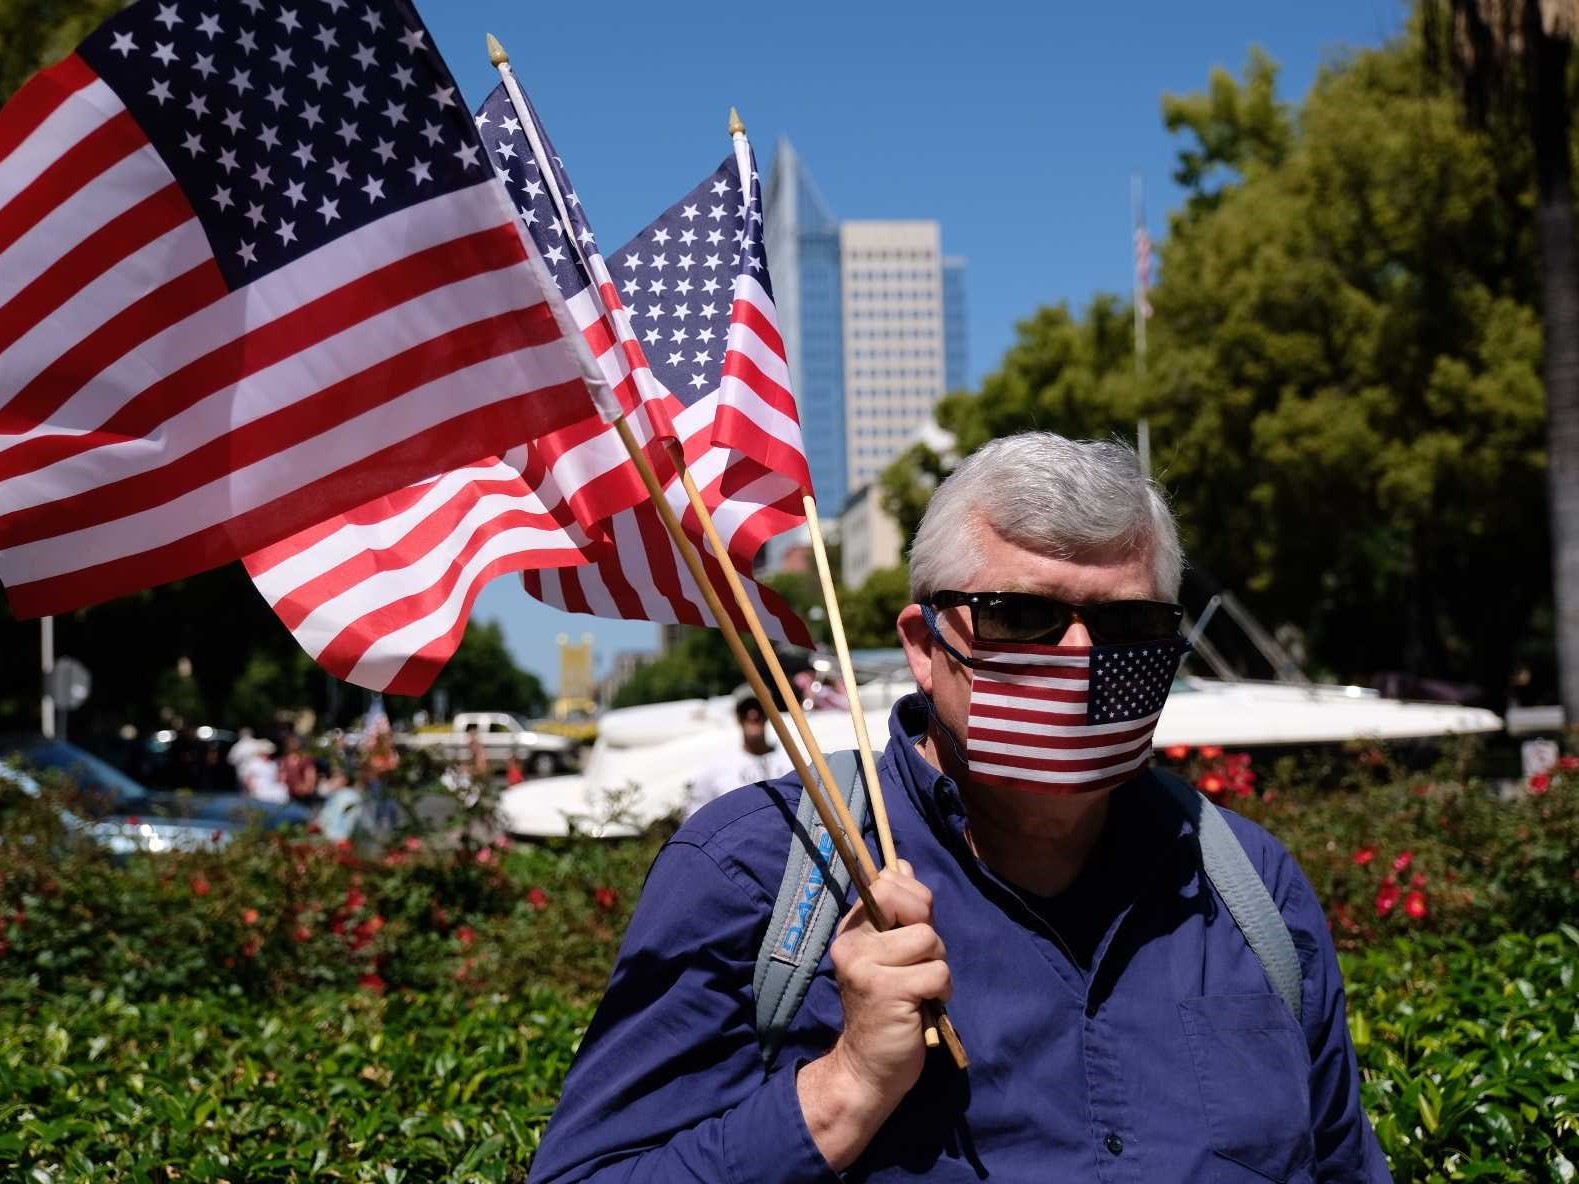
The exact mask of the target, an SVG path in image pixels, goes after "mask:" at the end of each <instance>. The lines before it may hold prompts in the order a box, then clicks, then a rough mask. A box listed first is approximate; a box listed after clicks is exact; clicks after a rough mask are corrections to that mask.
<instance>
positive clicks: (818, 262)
mask: <svg viewBox="0 0 1579 1184" xmlns="http://www.w3.org/2000/svg"><path fill="white" fill-rule="evenodd" d="M762 200H763V206H764V207H765V209H766V221H765V222H764V223H763V232H764V237H765V238H766V240H767V252H768V265H769V267H770V269H771V270H772V272H773V299H774V303H775V304H776V305H777V306H778V314H779V332H780V333H781V334H782V335H783V337H784V349H785V352H786V353H787V354H788V356H789V368H790V382H791V383H792V384H793V385H794V388H795V398H796V400H797V401H798V403H799V404H800V419H801V437H802V439H803V440H804V441H805V444H806V460H807V461H808V463H810V465H811V479H812V482H813V484H815V485H816V487H817V500H818V502H819V503H820V504H821V505H823V506H826V507H827V508H828V509H829V510H830V511H831V512H832V513H835V514H837V513H838V512H839V510H840V508H842V507H843V505H844V500H845V497H846V495H847V494H848V492H849V486H848V485H847V483H846V480H845V455H844V429H845V422H844V353H843V347H842V341H843V336H844V319H843V317H844V313H843V309H842V305H841V301H840V280H839V223H838V221H837V220H836V219H835V218H834V216H833V214H832V213H830V212H829V210H828V204H827V202H825V201H823V199H822V194H820V193H818V192H817V186H816V184H815V182H813V181H812V179H811V175H810V174H809V173H807V172H806V170H805V168H804V167H803V166H802V165H801V162H800V157H799V156H798V155H796V152H795V149H794V148H793V147H792V146H791V145H790V142H789V141H788V140H780V141H779V144H778V150H777V152H776V153H775V154H774V158H773V172H772V175H771V176H769V177H768V184H767V190H766V192H765V193H764V194H763V199H762Z"/></svg>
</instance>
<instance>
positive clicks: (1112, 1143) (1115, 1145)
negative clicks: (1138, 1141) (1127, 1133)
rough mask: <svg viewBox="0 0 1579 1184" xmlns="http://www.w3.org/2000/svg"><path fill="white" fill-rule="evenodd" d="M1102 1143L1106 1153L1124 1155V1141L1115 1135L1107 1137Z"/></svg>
mask: <svg viewBox="0 0 1579 1184" xmlns="http://www.w3.org/2000/svg"><path fill="white" fill-rule="evenodd" d="M1103 1142H1104V1143H1105V1144H1106V1145H1107V1149H1108V1151H1110V1152H1111V1153H1112V1154H1114V1155H1123V1154H1124V1140H1123V1139H1121V1138H1119V1137H1118V1136H1117V1135H1109V1136H1108V1137H1107V1138H1106V1139H1104V1140H1103Z"/></svg>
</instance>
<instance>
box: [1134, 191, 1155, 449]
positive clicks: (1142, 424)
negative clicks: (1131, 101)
mask: <svg viewBox="0 0 1579 1184" xmlns="http://www.w3.org/2000/svg"><path fill="white" fill-rule="evenodd" d="M1129 203H1130V209H1131V211H1132V213H1133V215H1134V217H1133V222H1134V229H1133V230H1131V232H1130V255H1131V260H1130V263H1131V267H1132V268H1133V270H1134V273H1135V275H1134V305H1135V391H1136V394H1137V395H1138V394H1139V393H1140V392H1141V390H1142V389H1143V388H1144V387H1145V385H1146V289H1145V281H1144V277H1142V275H1141V272H1140V254H1139V251H1140V233H1141V231H1142V230H1143V229H1144V228H1145V225H1146V198H1145V194H1144V192H1143V190H1142V183H1141V178H1140V174H1139V173H1131V174H1130V178H1129ZM1135 449H1136V451H1137V452H1138V453H1139V454H1140V471H1141V472H1142V473H1145V474H1147V475H1148V476H1149V475H1150V474H1151V424H1150V422H1149V421H1148V420H1147V419H1146V417H1145V416H1141V417H1140V420H1139V421H1138V422H1137V423H1136V424H1135Z"/></svg>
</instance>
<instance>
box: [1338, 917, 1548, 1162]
mask: <svg viewBox="0 0 1579 1184" xmlns="http://www.w3.org/2000/svg"><path fill="white" fill-rule="evenodd" d="M1344 979H1345V982H1346V983H1347V985H1348V991H1349V1029H1350V1031H1351V1032H1352V1033H1353V1035H1354V1042H1355V1048H1356V1050H1357V1052H1358V1053H1359V1056H1360V1063H1361V1066H1362V1067H1363V1069H1364V1071H1365V1077H1366V1083H1365V1107H1366V1112H1367V1113H1368V1114H1370V1116H1371V1118H1372V1120H1373V1121H1374V1122H1375V1124H1376V1133H1377V1135H1378V1136H1379V1137H1380V1139H1381V1141H1382V1146H1383V1147H1384V1148H1385V1150H1386V1151H1387V1156H1388V1159H1389V1161H1390V1162H1391V1164H1392V1168H1393V1174H1394V1176H1396V1177H1397V1179H1399V1180H1400V1181H1404V1180H1419V1181H1427V1180H1430V1181H1435V1180H1528V1181H1540V1182H1542V1184H1546V1182H1552V1184H1556V1182H1558V1181H1562V1182H1564V1184H1568V1182H1570V1181H1572V1180H1574V1179H1575V1178H1576V1165H1579V930H1576V929H1574V928H1572V927H1571V926H1566V925H1565V926H1563V928H1562V929H1561V930H1560V931H1559V932H1557V933H1552V934H1546V935H1543V936H1540V937H1534V938H1531V937H1525V936H1519V935H1509V936H1505V937H1502V938H1500V939H1498V940H1497V941H1496V942H1493V943H1491V944H1490V945H1486V946H1480V945H1470V944H1468V943H1466V942H1462V941H1457V940H1454V939H1441V938H1438V939H1430V940H1416V941H1413V942H1411V941H1399V942H1397V943H1394V944H1391V945H1388V946H1385V947H1382V948H1378V949H1373V950H1368V951H1366V952H1365V953H1363V954H1354V955H1346V956H1345V957H1344Z"/></svg>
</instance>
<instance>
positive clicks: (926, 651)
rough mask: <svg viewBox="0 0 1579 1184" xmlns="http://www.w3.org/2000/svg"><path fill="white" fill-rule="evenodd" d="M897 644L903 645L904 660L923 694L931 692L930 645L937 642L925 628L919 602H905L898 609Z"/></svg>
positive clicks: (924, 620) (925, 623)
mask: <svg viewBox="0 0 1579 1184" xmlns="http://www.w3.org/2000/svg"><path fill="white" fill-rule="evenodd" d="M898 624H899V644H900V645H902V646H904V647H905V660H906V661H907V662H909V663H910V673H911V674H913V675H914V676H915V679H916V686H917V687H919V688H920V689H921V691H922V693H923V694H927V695H930V694H931V693H932V647H933V646H934V645H936V644H937V641H936V639H935V638H934V637H933V636H932V630H930V629H928V628H927V622H926V618H925V617H923V616H922V615H921V606H920V605H919V604H907V605H905V607H904V608H902V609H901V610H900V611H899V621H898Z"/></svg>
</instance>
